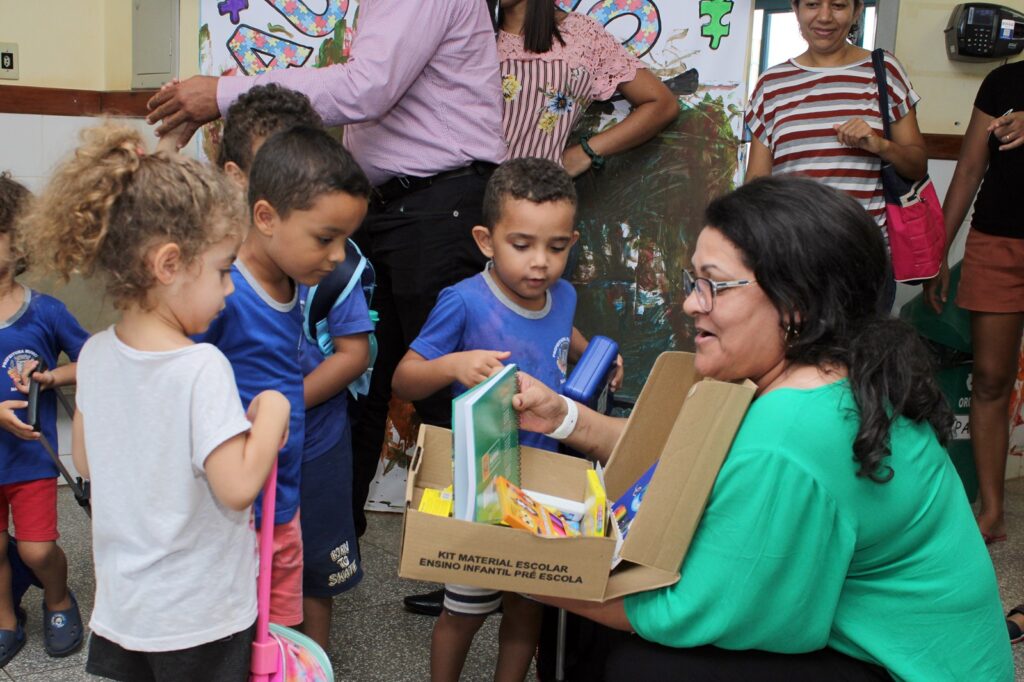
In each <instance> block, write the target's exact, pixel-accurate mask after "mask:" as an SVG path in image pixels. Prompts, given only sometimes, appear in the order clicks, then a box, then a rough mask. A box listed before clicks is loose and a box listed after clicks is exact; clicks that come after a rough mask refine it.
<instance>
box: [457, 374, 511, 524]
mask: <svg viewBox="0 0 1024 682" xmlns="http://www.w3.org/2000/svg"><path fill="white" fill-rule="evenodd" d="M518 390H519V382H518V380H517V379H516V366H515V365H514V364H513V365H506V366H505V367H504V368H503V369H502V370H501V371H500V372H498V373H497V374H495V375H494V376H492V377H490V378H489V379H487V380H486V381H484V382H481V383H479V384H477V385H476V386H474V387H473V388H471V389H469V390H468V391H466V392H465V393H463V394H462V395H460V396H459V397H457V398H455V399H454V400H453V401H452V436H453V446H452V458H453V464H452V465H453V467H454V472H453V474H454V476H453V478H454V492H455V510H454V516H455V518H457V519H463V520H466V521H478V522H481V523H501V505H500V504H499V501H498V495H497V491H496V490H495V487H494V479H496V478H497V477H498V476H504V477H505V478H506V479H507V480H508V481H510V482H512V483H514V484H515V485H517V486H518V485H519V416H518V415H517V414H516V411H515V410H514V409H513V408H512V397H513V396H514V395H515V394H516V392H517V391H518Z"/></svg>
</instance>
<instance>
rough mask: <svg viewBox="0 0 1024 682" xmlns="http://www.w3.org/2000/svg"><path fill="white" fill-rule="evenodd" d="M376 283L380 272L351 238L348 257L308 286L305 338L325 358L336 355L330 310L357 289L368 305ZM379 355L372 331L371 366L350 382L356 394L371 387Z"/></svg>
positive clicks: (374, 316) (372, 316)
mask: <svg viewBox="0 0 1024 682" xmlns="http://www.w3.org/2000/svg"><path fill="white" fill-rule="evenodd" d="M376 286H377V276H376V273H375V272H374V270H373V265H372V264H371V263H370V261H369V260H368V259H367V258H366V256H364V255H363V252H362V251H360V250H359V247H358V246H356V243H355V242H354V241H352V240H351V239H348V240H346V242H345V260H344V261H342V262H341V263H338V264H337V265H336V266H335V268H334V270H332V271H331V274H329V275H327V276H326V277H324V278H323V279H322V280H320V283H319V284H316V285H314V286H312V287H310V288H309V293H308V294H306V300H305V301H303V304H302V316H303V320H302V322H303V324H302V330H303V333H304V334H305V335H306V339H307V340H308V341H309V342H310V343H312V344H314V345H316V346H317V347H318V348H319V349H320V352H321V353H323V355H324V357H325V358H329V357H331V356H332V355H334V341H333V340H332V339H331V334H330V330H329V329H328V323H327V316H328V315H329V314H330V312H331V310H333V309H334V308H336V307H337V306H338V305H340V304H341V303H342V302H344V301H345V299H347V298H348V297H349V296H350V295H352V293H353V292H355V291H356V290H358V291H360V292H361V293H362V295H363V296H364V297H365V298H366V306H367V307H368V308H369V307H370V305H371V303H372V301H373V292H374V289H375V288H376ZM370 321H371V322H373V324H374V326H376V325H377V311H376V310H370ZM376 359H377V338H376V337H375V336H374V334H373V332H370V366H369V367H367V369H366V371H365V372H364V373H363V374H362V375H361V376H360V377H358V378H357V379H356V380H355V381H353V382H352V383H351V384H349V386H348V390H349V392H350V393H352V397H353V398H358V397H359V396H360V395H366V394H367V393H368V392H369V390H370V376H371V374H372V373H373V363H374V361H375V360H376Z"/></svg>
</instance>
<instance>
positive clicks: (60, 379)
mask: <svg viewBox="0 0 1024 682" xmlns="http://www.w3.org/2000/svg"><path fill="white" fill-rule="evenodd" d="M38 366H39V362H38V361H37V360H31V361H29V362H26V363H25V366H24V367H22V368H21V375H20V376H19V377H18V378H17V379H16V380H15V382H14V384H15V386H17V387H18V390H19V391H21V392H22V393H25V394H26V395H27V394H28V384H29V379H30V378H34V379H35V381H36V383H37V384H39V388H41V389H47V388H58V387H60V386H67V385H69V384H73V383H75V377H76V376H77V375H78V363H77V362H69V363H68V364H66V365H61V366H60V367H57V368H55V369H48V370H46V371H45V372H35V373H34V374H33V370H35V368H36V367H38Z"/></svg>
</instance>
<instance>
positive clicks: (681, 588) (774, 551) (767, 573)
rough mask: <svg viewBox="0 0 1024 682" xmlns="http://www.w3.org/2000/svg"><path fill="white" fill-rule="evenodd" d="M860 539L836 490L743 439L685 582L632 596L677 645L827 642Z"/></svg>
mask: <svg viewBox="0 0 1024 682" xmlns="http://www.w3.org/2000/svg"><path fill="white" fill-rule="evenodd" d="M854 542H855V533H854V529H853V528H852V527H850V525H849V524H848V523H847V522H846V521H844V519H842V518H841V517H840V515H839V514H838V510H837V508H836V505H835V502H834V500H833V499H832V497H831V496H830V495H829V493H828V492H827V491H826V490H825V489H823V488H822V487H821V486H820V484H819V483H818V482H817V481H816V480H815V479H814V478H813V477H812V476H811V475H810V474H809V473H808V472H807V471H805V470H804V469H803V468H801V467H800V466H799V465H798V464H796V463H794V462H793V461H792V460H790V459H789V458H787V457H786V456H785V455H784V454H780V453H773V452H765V451H764V450H753V449H744V450H740V451H734V452H731V453H730V454H729V457H728V458H727V459H726V461H725V464H724V465H723V467H722V470H721V472H719V476H718V480H717V481H716V482H715V486H714V488H713V490H712V494H711V496H710V498H709V500H708V505H707V508H706V510H705V512H704V516H703V518H702V519H701V522H700V526H699V527H698V529H697V532H696V534H695V536H694V540H693V543H692V544H691V546H690V549H689V552H688V553H687V556H686V558H685V559H684V561H683V566H682V577H681V579H680V580H679V582H678V583H676V584H675V585H671V586H669V587H665V588H661V589H658V590H651V591H649V592H642V593H639V594H635V595H631V596H629V597H627V598H626V602H625V606H626V615H627V617H628V618H629V622H630V624H631V625H632V626H633V628H634V629H635V630H636V632H637V633H638V634H640V635H641V636H642V637H643V638H644V639H647V640H650V641H653V642H657V643H660V644H664V645H667V646H674V647H694V646H701V645H705V644H713V645H716V646H719V647H723V648H728V649H763V650H767V651H776V652H781V653H796V652H806V651H812V650H815V649H820V648H822V647H824V646H825V644H826V643H827V641H828V638H829V630H830V628H831V625H832V621H833V614H834V612H835V608H836V604H837V602H838V600H839V595H840V592H841V591H842V587H843V582H844V579H845V577H846V573H847V569H848V567H849V564H850V559H851V557H852V556H853V550H854Z"/></svg>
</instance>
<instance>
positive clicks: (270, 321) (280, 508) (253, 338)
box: [194, 261, 306, 525]
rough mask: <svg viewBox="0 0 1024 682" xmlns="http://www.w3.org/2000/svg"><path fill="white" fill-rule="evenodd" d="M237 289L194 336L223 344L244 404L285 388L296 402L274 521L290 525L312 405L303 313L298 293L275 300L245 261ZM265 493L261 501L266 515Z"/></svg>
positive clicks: (235, 275) (238, 268)
mask: <svg viewBox="0 0 1024 682" xmlns="http://www.w3.org/2000/svg"><path fill="white" fill-rule="evenodd" d="M231 281H232V282H234V285H235V291H234V293H233V294H231V295H230V296H228V297H227V299H226V300H225V302H224V310H222V311H221V313H220V315H218V316H217V317H216V318H215V319H214V321H213V322H212V323H210V328H209V329H208V330H207V331H206V332H205V333H203V334H200V335H198V336H196V337H194V339H195V341H196V342H198V343H202V342H205V343H212V344H213V345H215V346H217V348H219V349H220V351H221V352H222V353H224V355H225V357H227V359H228V361H229V362H230V363H231V369H232V370H233V371H234V372H235V383H237V384H238V394H239V396H240V397H241V399H242V406H243V407H244V408H245V409H246V410H248V409H249V403H251V402H252V399H253V398H255V397H256V396H257V395H258V394H259V393H262V392H263V391H266V390H270V389H273V390H275V391H280V392H281V393H282V394H284V397H285V398H287V399H288V402H289V403H290V404H291V408H292V409H291V419H290V420H289V422H288V442H287V443H285V446H284V448H283V449H282V450H281V451H280V452H279V453H278V456H277V501H276V508H275V510H274V523H275V524H278V525H280V524H282V523H288V522H289V521H291V520H292V519H293V518H294V517H295V512H296V511H297V510H298V508H299V476H300V474H301V469H302V441H303V428H304V424H305V415H306V408H305V403H304V401H303V397H302V371H301V370H300V365H299V342H300V338H301V336H302V311H301V310H300V308H299V302H298V290H297V289H298V287H296V296H294V297H293V298H292V300H291V301H289V302H288V303H280V302H278V301H275V300H274V299H273V297H271V296H270V294H268V293H267V292H266V291H265V290H264V289H263V287H262V286H260V285H259V283H258V282H257V281H256V279H255V278H254V277H253V276H252V273H250V272H249V270H248V269H247V268H246V267H245V265H244V264H243V263H242V262H241V261H235V264H234V265H232V266H231ZM261 509H262V497H261V498H260V499H258V500H256V516H257V518H259V517H260V516H261Z"/></svg>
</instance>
